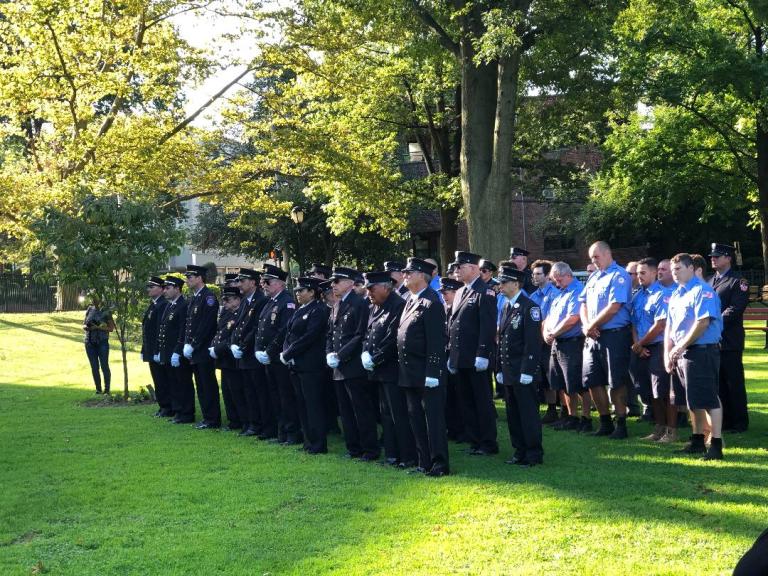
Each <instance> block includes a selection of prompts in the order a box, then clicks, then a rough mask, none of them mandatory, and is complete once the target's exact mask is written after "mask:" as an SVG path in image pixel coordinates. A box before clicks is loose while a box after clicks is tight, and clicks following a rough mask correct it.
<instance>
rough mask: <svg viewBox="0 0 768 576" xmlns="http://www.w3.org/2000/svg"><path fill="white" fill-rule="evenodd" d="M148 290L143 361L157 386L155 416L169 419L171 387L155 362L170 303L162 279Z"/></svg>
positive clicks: (150, 283)
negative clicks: (160, 334) (163, 320)
mask: <svg viewBox="0 0 768 576" xmlns="http://www.w3.org/2000/svg"><path fill="white" fill-rule="evenodd" d="M146 288H147V295H148V296H149V297H150V302H149V305H148V306H147V309H146V310H145V311H144V317H143V318H142V320H141V360H142V361H143V362H146V363H147V364H148V365H149V373H150V374H151V376H152V383H153V384H154V385H155V397H156V398H157V405H158V406H159V408H158V410H157V412H155V416H157V417H159V418H168V417H171V416H173V410H172V408H171V389H170V386H171V385H170V382H169V381H168V379H167V378H166V374H165V372H166V371H165V370H164V369H163V367H162V366H161V365H160V364H159V363H158V362H155V358H154V356H155V354H156V352H155V350H156V349H157V332H158V329H159V328H160V320H161V318H162V317H163V311H165V307H166V306H167V305H168V301H167V300H166V299H165V298H163V279H162V278H160V277H158V276H152V277H151V278H150V279H149V280H148V281H147V284H146Z"/></svg>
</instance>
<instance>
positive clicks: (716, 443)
mask: <svg viewBox="0 0 768 576" xmlns="http://www.w3.org/2000/svg"><path fill="white" fill-rule="evenodd" d="M711 445H712V446H718V447H720V448H722V447H723V439H722V438H712V442H711Z"/></svg>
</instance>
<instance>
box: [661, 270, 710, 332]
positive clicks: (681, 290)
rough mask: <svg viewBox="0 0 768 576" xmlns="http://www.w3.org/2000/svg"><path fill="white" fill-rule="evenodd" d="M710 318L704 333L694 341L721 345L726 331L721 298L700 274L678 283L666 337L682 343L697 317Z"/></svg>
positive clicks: (668, 317) (671, 299)
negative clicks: (698, 276)
mask: <svg viewBox="0 0 768 576" xmlns="http://www.w3.org/2000/svg"><path fill="white" fill-rule="evenodd" d="M703 318H709V325H708V326H707V329H706V330H705V331H704V334H702V335H701V336H699V338H698V340H696V341H695V342H693V343H692V344H717V343H718V342H720V335H721V333H722V331H723V317H722V314H721V312H720V298H719V297H718V296H717V293H716V292H715V291H714V290H713V289H712V287H711V286H710V285H709V284H707V283H706V282H704V281H702V280H700V279H699V278H697V277H696V276H694V277H693V278H691V280H690V281H688V283H687V284H685V285H684V286H678V287H677V288H676V289H675V291H674V292H673V293H672V296H671V297H670V299H669V307H668V309H667V328H666V337H667V338H669V339H670V340H672V342H674V343H675V344H679V343H680V342H682V341H683V340H685V337H686V336H687V335H688V333H689V332H690V331H691V328H693V325H694V323H695V322H696V321H697V320H701V319H703Z"/></svg>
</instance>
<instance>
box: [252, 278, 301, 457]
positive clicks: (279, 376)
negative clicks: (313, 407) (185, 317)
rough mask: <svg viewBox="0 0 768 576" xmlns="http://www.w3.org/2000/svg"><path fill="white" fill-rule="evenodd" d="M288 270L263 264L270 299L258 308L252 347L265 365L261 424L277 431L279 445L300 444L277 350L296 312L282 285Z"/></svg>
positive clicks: (291, 395)
mask: <svg viewBox="0 0 768 576" xmlns="http://www.w3.org/2000/svg"><path fill="white" fill-rule="evenodd" d="M287 277H288V273H287V272H285V271H284V270H281V269H280V268H278V267H277V266H274V265H272V264H264V271H263V272H262V274H261V284H262V287H263V288H264V292H265V293H266V295H267V297H268V298H269V300H267V303H266V304H265V305H264V308H262V309H261V314H260V315H259V325H258V329H257V330H256V336H255V338H254V344H253V347H254V349H255V352H254V356H256V360H258V361H259V363H260V364H262V365H263V366H264V367H265V370H266V373H267V390H266V392H267V393H266V394H264V395H263V396H262V404H261V406H262V413H261V418H262V423H264V427H265V429H266V432H265V434H266V435H268V436H272V435H273V434H274V433H276V436H277V441H278V442H279V443H281V444H285V445H292V444H301V443H302V442H303V438H302V436H301V424H300V422H299V413H298V408H297V406H296V393H295V391H294V388H293V383H292V382H291V376H290V373H289V372H288V367H287V366H285V365H284V364H283V363H282V362H280V352H282V351H283V342H284V340H285V334H286V331H287V328H288V321H289V320H290V319H291V316H293V313H294V312H295V311H296V303H295V302H294V301H293V296H292V295H291V293H290V292H289V291H288V290H286V288H285V280H286V278H287Z"/></svg>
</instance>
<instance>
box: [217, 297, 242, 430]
mask: <svg viewBox="0 0 768 576" xmlns="http://www.w3.org/2000/svg"><path fill="white" fill-rule="evenodd" d="M221 301H222V307H221V310H220V312H219V320H218V323H217V325H216V335H215V336H214V337H213V341H212V342H211V345H210V346H209V347H208V354H209V355H210V356H211V358H213V359H214V362H215V365H216V368H218V369H219V370H220V371H221V395H222V397H223V398H224V411H225V412H226V414H227V423H228V426H227V429H228V430H240V429H242V427H243V422H247V421H248V414H247V411H243V414H242V415H241V414H240V410H242V408H243V407H242V406H240V407H239V406H238V404H237V403H236V402H235V398H234V395H233V394H232V390H233V389H235V390H237V389H239V388H240V386H239V385H238V384H239V380H240V378H241V374H240V371H239V370H238V369H237V360H236V359H235V357H234V356H232V350H231V349H230V346H231V344H230V337H231V336H232V330H233V329H234V327H235V324H237V313H238V310H239V308H240V289H239V288H235V287H234V286H229V287H225V288H224V289H223V290H222V292H221Z"/></svg>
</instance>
